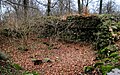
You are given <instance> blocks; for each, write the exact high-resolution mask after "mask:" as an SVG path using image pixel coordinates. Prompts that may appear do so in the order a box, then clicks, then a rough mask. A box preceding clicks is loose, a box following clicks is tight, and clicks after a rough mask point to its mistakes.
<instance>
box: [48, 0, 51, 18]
mask: <svg viewBox="0 0 120 75" xmlns="http://www.w3.org/2000/svg"><path fill="white" fill-rule="evenodd" d="M50 11H51V0H48V4H47V16H50Z"/></svg>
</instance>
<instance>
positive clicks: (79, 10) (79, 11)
mask: <svg viewBox="0 0 120 75" xmlns="http://www.w3.org/2000/svg"><path fill="white" fill-rule="evenodd" d="M78 13H79V14H81V2H80V0H78Z"/></svg>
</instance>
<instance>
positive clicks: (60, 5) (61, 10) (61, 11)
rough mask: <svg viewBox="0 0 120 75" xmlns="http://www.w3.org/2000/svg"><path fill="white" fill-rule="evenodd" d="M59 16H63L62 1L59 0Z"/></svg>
mask: <svg viewBox="0 0 120 75" xmlns="http://www.w3.org/2000/svg"><path fill="white" fill-rule="evenodd" d="M59 7H60V11H59V12H60V15H63V0H59Z"/></svg>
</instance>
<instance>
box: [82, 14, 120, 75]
mask: <svg viewBox="0 0 120 75" xmlns="http://www.w3.org/2000/svg"><path fill="white" fill-rule="evenodd" d="M99 18H100V19H101V22H102V23H101V24H99V25H98V27H99V30H98V32H97V33H96V35H97V38H96V41H95V42H94V45H95V47H96V50H97V57H96V60H97V62H96V63H95V64H93V65H92V66H86V67H84V71H85V73H86V74H88V75H91V74H92V75H93V74H98V75H107V73H108V72H110V71H111V70H112V69H114V68H119V69H120V67H119V65H120V64H119V60H120V54H119V48H118V46H117V45H115V42H116V41H118V40H119V31H120V22H119V21H117V19H116V17H114V16H112V15H100V16H99Z"/></svg>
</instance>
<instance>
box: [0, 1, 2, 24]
mask: <svg viewBox="0 0 120 75" xmlns="http://www.w3.org/2000/svg"><path fill="white" fill-rule="evenodd" d="M1 20H2V0H0V22H1Z"/></svg>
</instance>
